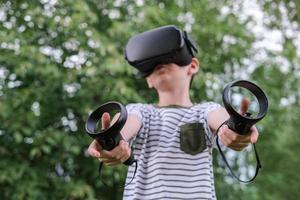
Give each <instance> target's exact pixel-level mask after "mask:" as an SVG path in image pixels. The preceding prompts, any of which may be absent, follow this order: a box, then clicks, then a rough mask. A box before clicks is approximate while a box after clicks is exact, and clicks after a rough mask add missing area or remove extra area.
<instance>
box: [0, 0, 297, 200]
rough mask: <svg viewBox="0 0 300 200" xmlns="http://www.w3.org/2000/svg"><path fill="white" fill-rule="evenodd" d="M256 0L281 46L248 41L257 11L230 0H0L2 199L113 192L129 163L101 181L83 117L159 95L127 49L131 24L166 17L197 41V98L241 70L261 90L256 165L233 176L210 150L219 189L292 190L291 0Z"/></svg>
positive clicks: (211, 96) (265, 193)
mask: <svg viewBox="0 0 300 200" xmlns="http://www.w3.org/2000/svg"><path fill="white" fill-rule="evenodd" d="M240 3H241V2H240ZM257 5H259V6H260V8H261V9H262V12H263V14H264V15H265V19H268V20H265V21H264V22H262V25H263V26H265V27H266V28H267V29H268V30H276V31H279V32H280V33H281V34H282V40H281V41H282V44H281V46H282V50H279V51H278V50H272V49H269V48H267V47H266V46H262V47H260V48H259V49H257V47H255V44H257V42H260V41H261V40H262V37H261V36H257V35H256V34H255V33H254V32H252V29H253V27H252V26H254V24H256V23H258V22H257V21H255V19H254V18H255V16H246V17H245V16H244V17H241V16H242V13H243V10H242V5H240V4H239V2H237V1H227V0H222V1H216V0H213V1H209V0H202V1H191V0H188V1H183V0H175V1H168V0H164V1H162V0H161V1H158V0H156V1H137V0H128V1H98V0H85V1H80V0H72V1H71V0H61V1H44V0H41V1H31V2H26V1H11V0H10V1H9V0H6V1H1V2H0V101H1V103H0V121H1V123H0V155H1V159H0V199H66V200H71V199H120V198H121V196H122V189H121V188H119V186H120V185H121V182H122V181H124V177H125V173H126V169H125V168H124V167H123V166H119V167H117V168H108V167H106V168H104V171H103V177H104V181H105V182H106V183H107V184H108V185H109V187H105V186H104V184H103V183H102V182H101V181H100V180H99V174H98V171H97V167H98V166H97V165H98V161H97V160H94V159H92V158H90V157H88V155H87V153H86V149H87V147H88V145H89V143H90V142H91V140H90V139H89V138H88V137H87V136H86V135H85V133H84V122H85V119H86V117H87V115H88V113H89V112H90V111H91V110H92V109H94V108H95V107H97V106H98V105H100V104H102V103H104V102H106V101H109V100H115V101H121V102H122V103H124V104H126V103H129V102H148V103H155V102H156V94H155V92H154V91H149V89H148V88H147V85H146V84H145V81H144V80H143V79H137V78H136V77H135V76H134V72H135V71H134V69H133V68H131V67H129V65H128V64H127V63H126V61H125V59H124V56H123V49H124V46H125V44H126V41H127V39H128V38H129V37H130V36H132V35H133V34H135V33H138V32H141V31H145V30H147V29H150V28H153V27H157V26H161V25H166V24H175V25H177V26H179V27H180V28H185V29H186V30H187V31H189V32H190V33H191V35H192V37H193V39H194V40H195V41H197V43H198V45H199V54H198V58H199V60H200V63H201V72H199V74H198V76H197V77H195V80H194V83H193V85H192V90H191V96H192V98H193V99H194V101H196V102H200V101H206V100H214V101H217V102H221V91H222V88H223V86H224V84H225V83H226V82H228V81H230V80H232V79H236V78H243V77H247V78H249V79H251V80H254V81H255V82H256V83H258V84H259V85H260V86H261V87H262V88H263V89H264V90H265V91H266V92H267V94H268V97H269V101H270V110H269V114H268V115H267V117H266V118H265V119H264V120H263V121H262V122H260V123H259V124H258V128H259V129H260V132H261V136H260V139H259V142H258V149H259V152H260V154H261V160H262V164H263V171H262V172H261V173H260V174H259V176H258V178H257V179H256V181H255V182H254V183H252V184H250V185H240V184H239V183H237V182H230V181H229V182H228V181H226V180H227V179H226V177H228V171H226V170H224V166H223V165H224V163H222V161H220V159H215V164H216V165H215V175H216V181H215V182H216V190H217V196H218V198H219V199H243V200H244V199H249V200H250V199H251V200H253V199H258V200H260V199H267V200H268V199H272V200H277V199H278V200H279V199H295V197H298V196H300V193H299V190H298V188H297V187H298V182H299V181H300V176H299V175H298V168H299V166H300V163H299V162H300V159H299V156H298V155H297V152H299V144H300V140H299V137H298V136H297V130H299V129H300V125H299V123H298V119H299V118H300V106H299V104H300V103H299V102H300V100H299V96H300V91H299V85H300V78H299V76H300V67H299V63H300V62H299V52H300V49H299V44H298V46H297V44H296V42H295V41H296V40H297V35H300V34H296V33H300V32H299V13H298V12H297V11H299V4H297V3H291V2H289V1H284V0H277V1H266V2H265V1H258V4H257ZM285 9H286V10H287V12H285ZM287 24H294V25H292V26H291V27H292V28H291V31H293V32H292V33H293V34H291V33H290V32H288V31H286V27H287V26H288V25H287ZM298 41H299V37H298ZM298 43H299V42H298ZM261 55H265V56H261ZM257 57H258V58H257ZM247 60H248V61H247ZM249 60H250V61H249ZM245 74H246V75H245ZM215 153H216V152H215ZM215 157H216V158H218V155H217V154H215ZM234 167H235V168H237V169H238V167H239V166H238V165H236V166H234ZM112 177H113V178H112Z"/></svg>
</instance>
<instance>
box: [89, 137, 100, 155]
mask: <svg viewBox="0 0 300 200" xmlns="http://www.w3.org/2000/svg"><path fill="white" fill-rule="evenodd" d="M101 149H102V148H101V146H100V144H99V143H98V142H97V141H96V140H93V142H92V143H91V144H90V146H89V148H88V153H89V154H90V155H91V156H93V157H99V156H100V150H101Z"/></svg>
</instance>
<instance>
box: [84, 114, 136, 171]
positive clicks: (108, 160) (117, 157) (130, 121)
mask: <svg viewBox="0 0 300 200" xmlns="http://www.w3.org/2000/svg"><path fill="white" fill-rule="evenodd" d="M117 118H118V116H115V117H114V119H113V120H112V122H111V120H110V116H109V114H108V113H104V114H103V116H102V126H103V127H102V128H103V129H106V128H108V127H109V126H110V124H111V123H113V122H114V121H115V120H116V119H117ZM141 126H142V122H141V120H140V119H139V118H138V116H136V115H134V114H128V117H127V120H126V122H125V125H124V126H123V128H122V129H121V131H120V132H121V135H122V137H123V139H124V140H121V141H120V142H119V145H118V146H116V147H115V148H114V149H113V150H111V151H106V150H103V149H102V147H101V146H100V144H99V143H98V142H97V140H93V142H92V143H91V144H90V146H89V148H88V153H89V154H90V155H91V156H93V157H96V158H98V159H101V161H103V162H104V163H105V164H107V165H116V164H120V163H123V162H125V161H126V160H127V159H128V158H129V157H130V154H131V149H130V147H129V145H128V142H127V141H128V140H130V139H131V138H133V137H134V136H136V135H137V133H138V131H139V130H140V128H141Z"/></svg>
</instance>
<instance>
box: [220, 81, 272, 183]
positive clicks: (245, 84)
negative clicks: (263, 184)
mask: <svg viewBox="0 0 300 200" xmlns="http://www.w3.org/2000/svg"><path fill="white" fill-rule="evenodd" d="M233 87H241V88H245V89H247V90H249V91H250V92H251V93H252V94H254V95H255V97H256V99H257V100H258V103H259V113H258V115H257V116H256V117H251V115H250V113H247V114H245V115H241V114H239V113H238V112H236V111H235V110H234V108H233V107H232V106H231V103H230V102H231V98H230V89H232V88H233ZM223 104H224V107H225V109H226V110H227V112H228V114H229V116H230V117H229V119H228V120H227V121H225V122H224V123H223V124H222V125H224V124H226V125H227V126H228V127H229V128H230V129H231V130H233V131H235V132H237V133H239V134H241V135H245V134H247V133H249V131H250V128H251V127H252V126H253V125H254V124H255V123H257V122H258V121H260V120H261V119H263V118H264V117H265V115H266V114H267V111H268V99H267V97H266V95H265V93H264V92H263V90H262V89H260V88H259V87H258V86H257V85H255V84H254V83H252V82H250V81H246V80H237V81H233V82H231V83H229V84H227V85H226V86H225V88H224V91H223ZM222 125H221V126H220V127H219V128H218V130H217V131H216V132H217V137H216V144H217V147H218V149H219V152H220V154H221V156H222V158H223V160H224V162H225V164H226V165H227V167H228V169H229V171H230V173H231V174H232V176H233V177H235V178H236V179H237V180H238V181H240V182H243V183H249V182H251V181H253V180H254V179H255V178H256V176H257V174H258V171H259V169H260V168H261V167H262V166H261V163H260V160H259V156H258V153H257V150H256V147H255V144H253V148H254V153H255V157H256V170H255V174H254V176H253V177H252V178H251V179H249V180H241V179H240V178H239V177H237V176H236V175H235V173H234V172H233V170H232V169H231V167H230V165H229V163H228V162H227V159H226V157H225V155H224V153H223V151H222V149H221V147H220V145H219V139H218V132H219V129H220V128H221V127H222Z"/></svg>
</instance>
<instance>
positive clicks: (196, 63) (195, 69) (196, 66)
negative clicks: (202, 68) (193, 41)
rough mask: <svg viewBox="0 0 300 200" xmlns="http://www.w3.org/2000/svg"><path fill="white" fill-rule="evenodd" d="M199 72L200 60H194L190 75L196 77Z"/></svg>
mask: <svg viewBox="0 0 300 200" xmlns="http://www.w3.org/2000/svg"><path fill="white" fill-rule="evenodd" d="M198 71H199V60H198V59H197V58H192V62H191V64H190V67H189V71H188V74H189V75H194V74H196V73H197V72H198Z"/></svg>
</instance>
